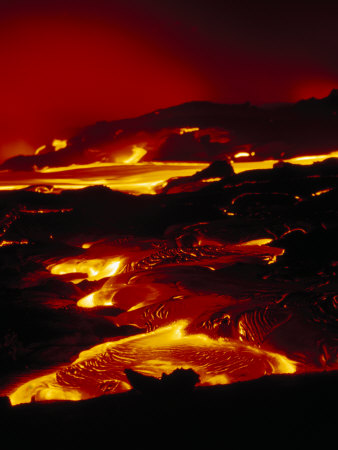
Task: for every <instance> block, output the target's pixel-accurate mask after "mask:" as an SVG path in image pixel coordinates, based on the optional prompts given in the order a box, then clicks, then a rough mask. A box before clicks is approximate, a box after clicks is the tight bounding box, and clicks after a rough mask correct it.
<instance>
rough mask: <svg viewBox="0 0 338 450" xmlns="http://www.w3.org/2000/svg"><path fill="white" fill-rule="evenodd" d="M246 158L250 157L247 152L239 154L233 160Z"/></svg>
mask: <svg viewBox="0 0 338 450" xmlns="http://www.w3.org/2000/svg"><path fill="white" fill-rule="evenodd" d="M248 156H250V153H248V152H239V153H236V155H234V158H246V157H248Z"/></svg>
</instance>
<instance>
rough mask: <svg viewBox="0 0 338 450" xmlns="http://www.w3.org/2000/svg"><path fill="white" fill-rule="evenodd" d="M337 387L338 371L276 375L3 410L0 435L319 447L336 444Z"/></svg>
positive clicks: (67, 442)
mask: <svg viewBox="0 0 338 450" xmlns="http://www.w3.org/2000/svg"><path fill="white" fill-rule="evenodd" d="M337 382H338V372H336V371H335V372H329V373H316V374H307V375H298V376H294V375H274V376H268V377H263V378H261V379H258V380H253V381H249V382H241V383H235V384H232V385H227V386H209V387H199V388H195V389H194V390H193V391H191V392H185V393H184V394H182V395H180V396H167V397H165V398H164V397H163V396H158V397H154V396H148V395H146V394H140V393H137V392H136V391H130V392H128V393H125V394H118V395H110V396H109V395H108V396H103V397H99V398H96V399H92V400H87V401H81V402H74V403H73V402H57V403H49V404H43V403H42V404H41V403H40V404H34V403H33V404H29V405H19V406H15V407H12V408H8V407H7V405H6V408H3V409H2V410H1V427H2V431H1V436H2V439H3V440H4V439H8V442H11V445H15V444H19V445H20V446H21V445H25V446H26V445H28V444H33V445H34V448H36V447H41V448H42V447H43V448H46V446H52V447H53V446H54V445H58V446H62V448H68V447H69V448H70V447H73V446H74V445H76V447H77V448H79V446H81V445H83V444H85V445H86V448H91V447H92V446H95V447H96V448H101V446H102V445H104V446H107V445H108V446H109V447H116V446H117V445H118V447H119V448H136V447H137V448H146V447H147V448H149V447H150V448H161V447H162V446H164V445H170V446H172V445H175V447H176V448H183V447H185V446H189V448H192V446H195V445H198V446H199V447H200V448H201V446H202V447H205V446H208V448H226V447H228V446H230V445H235V446H236V447H239V448H244V446H247V445H249V446H250V447H252V446H253V445H255V444H258V445H260V447H262V446H263V447H265V446H266V447H270V448H274V447H275V446H276V445H288V446H291V447H292V448H295V446H300V448H305V446H306V445H308V444H310V443H311V444H312V445H320V446H321V447H322V448H323V446H324V445H328V444H330V443H333V442H335V438H336V429H337V421H338V413H337V408H336V404H337V400H338V391H337ZM3 442H4V441H3ZM220 446H221V447H220Z"/></svg>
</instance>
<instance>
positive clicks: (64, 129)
mask: <svg viewBox="0 0 338 450" xmlns="http://www.w3.org/2000/svg"><path fill="white" fill-rule="evenodd" d="M337 13H338V6H337V2H335V1H331V2H329V1H322V2H320V3H319V2H318V3H317V5H311V4H310V2H307V1H303V0H299V1H293V2H291V1H289V0H286V1H285V2H283V3H281V2H272V1H270V2H268V1H256V2H252V1H242V2H241V1H240V0H238V1H237V2H235V1H230V0H229V1H227V0H223V1H212V0H209V1H202V0H200V1H198V0H195V1H183V0H181V1H179V0H171V1H169V0H163V1H154V0H144V1H142V0H139V1H137V0H128V1H123V0H115V1H114V0H95V1H94V0H87V1H86V0H82V1H80V0H74V1H72V0H68V1H65V0H59V1H54V2H53V1H41V0H33V1H27V0H2V2H1V5H0V58H1V71H0V98H1V109H0V160H2V159H4V157H8V156H9V155H10V154H11V155H13V154H18V153H32V152H33V149H34V148H37V147H39V146H41V145H43V144H44V143H45V142H50V140H51V139H53V138H54V137H55V138H63V137H64V138H66V137H68V136H70V135H72V133H73V132H75V130H76V129H77V128H78V127H82V126H85V125H87V124H91V123H94V122H96V121H99V120H113V119H117V118H125V117H132V116H136V115H140V114H143V113H147V112H150V111H153V110H155V109H157V108H161V107H168V106H172V105H175V104H179V103H182V102H185V101H190V100H210V101H217V102H228V103H241V102H245V101H250V102H252V103H254V104H260V103H267V102H276V101H278V102H279V101H281V102H284V101H295V100H298V99H300V98H307V97H311V96H317V97H324V96H326V95H327V94H328V93H329V92H330V90H331V89H332V88H336V87H338V62H337V57H336V56H337V54H338V48H337V47H338V38H337V32H336V28H337V27H336V18H337Z"/></svg>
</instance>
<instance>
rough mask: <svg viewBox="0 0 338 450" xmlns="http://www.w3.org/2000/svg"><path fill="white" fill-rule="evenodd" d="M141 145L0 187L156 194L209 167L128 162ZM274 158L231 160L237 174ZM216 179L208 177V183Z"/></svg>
mask: <svg viewBox="0 0 338 450" xmlns="http://www.w3.org/2000/svg"><path fill="white" fill-rule="evenodd" d="M143 152H145V150H143V149H142V148H141V147H136V149H134V156H130V157H129V158H125V157H124V161H125V162H124V163H122V164H121V163H111V162H95V163H91V164H83V165H81V164H72V165H69V166H65V167H44V168H42V169H37V170H36V171H35V172H9V171H4V172H2V174H1V179H0V190H9V189H10V190H14V189H23V188H27V187H28V186H31V185H41V186H43V185H52V186H53V192H55V193H56V191H57V190H60V189H61V190H62V189H82V188H85V187H88V186H97V185H104V186H107V187H109V188H111V189H113V190H117V191H121V192H126V193H129V194H134V195H139V194H156V193H157V192H158V190H159V188H161V187H162V186H163V185H165V183H166V182H167V181H168V180H169V179H171V178H177V177H186V176H191V175H194V174H195V173H196V172H199V171H201V170H203V169H205V168H206V167H208V166H209V164H208V163H196V162H155V161H153V162H139V163H131V162H128V161H130V158H133V157H135V158H139V157H142V156H141V154H142V153H143ZM334 157H336V158H337V157H338V151H334V152H331V153H328V154H326V155H309V156H300V157H295V158H291V159H286V160H284V161H285V162H288V163H292V164H300V165H310V164H313V163H315V162H320V161H324V160H325V159H327V158H334ZM278 162H279V161H277V160H273V159H271V160H264V161H247V162H239V161H236V160H235V161H234V162H233V163H232V166H233V169H234V172H235V173H236V174H238V173H241V172H243V171H246V170H257V169H271V168H273V166H274V165H275V164H276V163H278ZM218 179H219V178H215V179H213V178H211V179H209V181H210V182H212V181H217V180H218Z"/></svg>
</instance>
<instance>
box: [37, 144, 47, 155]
mask: <svg viewBox="0 0 338 450" xmlns="http://www.w3.org/2000/svg"><path fill="white" fill-rule="evenodd" d="M45 148H46V145H41V147H39V148H37V149H36V150H35V155H38V154H39V153H41V152H42V150H44V149H45Z"/></svg>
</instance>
